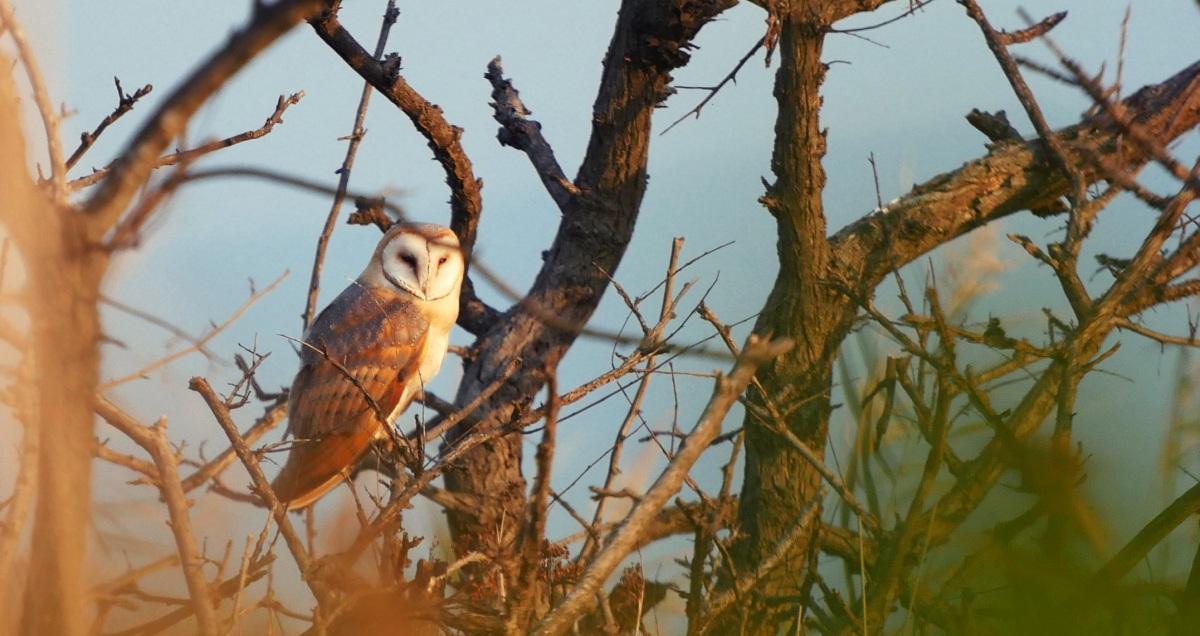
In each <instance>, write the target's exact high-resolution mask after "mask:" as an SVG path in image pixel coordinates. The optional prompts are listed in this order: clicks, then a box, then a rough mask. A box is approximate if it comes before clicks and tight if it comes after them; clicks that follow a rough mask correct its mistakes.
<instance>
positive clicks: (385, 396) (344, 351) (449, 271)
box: [273, 223, 464, 510]
mask: <svg viewBox="0 0 1200 636" xmlns="http://www.w3.org/2000/svg"><path fill="white" fill-rule="evenodd" d="M463 269H464V263H463V257H462V252H461V251H460V250H459V245H458V238H457V237H456V236H455V235H454V233H453V232H452V231H450V228H447V227H442V226H440V225H434V224H431V223H402V224H399V225H397V226H395V227H393V228H391V229H390V230H388V231H387V233H386V234H384V236H383V239H381V240H380V241H379V245H378V246H377V247H376V248H375V254H374V255H373V256H372V257H371V262H370V263H368V264H367V268H366V269H365V270H363V273H362V274H361V275H360V276H359V277H358V279H357V280H355V281H354V282H353V283H352V284H351V285H350V286H349V287H347V288H346V289H345V291H343V292H342V293H341V294H339V295H338V297H337V298H336V299H334V301H333V302H332V303H330V305H329V306H328V307H326V308H325V309H324V310H323V311H322V312H321V313H320V315H318V316H317V319H316V320H314V321H313V323H312V325H311V326H310V327H309V328H308V330H307V331H306V332H305V333H304V342H303V344H301V347H300V348H301V351H300V371H299V372H297V373H296V379H295V380H293V381H292V390H291V394H290V395H289V397H288V432H289V433H290V434H291V435H292V436H293V437H294V438H295V443H294V444H293V446H292V448H291V450H290V452H289V454H288V458H287V463H286V464H285V465H284V467H283V471H282V472H280V473H279V476H278V477H276V478H275V482H274V484H273V487H274V490H275V494H276V496H278V497H279V500H280V501H281V502H283V504H284V505H285V506H287V508H288V509H289V510H297V509H300V508H304V507H306V506H309V505H310V504H312V503H313V502H315V501H316V500H317V499H318V498H320V497H321V496H322V495H324V494H325V493H327V492H329V491H330V490H331V489H332V488H333V487H334V486H336V485H337V484H338V482H340V481H342V480H343V479H345V477H346V476H347V475H348V471H350V470H352V469H353V468H354V466H355V464H357V462H358V460H359V458H361V457H362V456H363V455H364V454H365V453H366V451H367V449H368V448H369V447H370V445H371V440H373V439H376V438H386V437H387V435H388V434H387V430H386V429H384V428H383V427H384V426H385V425H386V426H392V425H393V423H394V422H395V420H396V418H397V417H399V416H400V414H401V413H403V412H404V409H405V408H407V407H408V405H409V403H410V402H412V400H413V398H414V397H415V396H416V395H417V394H419V393H420V392H421V391H422V389H423V387H424V385H425V383H427V382H428V381H429V380H430V378H432V377H433V375H434V374H435V373H437V371H438V368H439V367H441V366H442V359H443V358H445V356H446V349H447V348H448V347H449V344H450V328H451V327H452V326H453V325H454V321H455V320H456V319H457V318H458V294H459V289H460V287H461V286H462V278H463ZM351 378H353V380H352V379H351ZM364 391H365V392H366V393H368V394H370V396H371V398H372V400H374V402H375V404H374V405H372V404H371V400H368V399H366V397H365V396H364ZM376 406H378V410H376V408H375V407H376ZM380 413H382V414H383V415H384V416H385V417H386V420H387V422H386V424H385V423H384V422H381V421H380V417H379V414H380Z"/></svg>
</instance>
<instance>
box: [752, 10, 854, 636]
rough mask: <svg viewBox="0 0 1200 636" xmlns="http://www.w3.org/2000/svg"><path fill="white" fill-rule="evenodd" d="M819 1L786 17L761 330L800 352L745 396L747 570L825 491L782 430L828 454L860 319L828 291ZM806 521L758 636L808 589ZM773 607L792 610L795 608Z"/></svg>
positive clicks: (755, 614) (810, 533)
mask: <svg viewBox="0 0 1200 636" xmlns="http://www.w3.org/2000/svg"><path fill="white" fill-rule="evenodd" d="M822 4H824V3H819V2H802V3H798V5H796V6H794V7H793V8H792V9H791V11H790V13H788V14H785V15H782V16H780V37H779V51H780V67H779V71H778V72H777V73H776V77H775V99H776V101H777V102H778V104H779V114H778V118H777V120H776V124H775V149H774V154H773V157H772V162H771V167H772V171H773V172H774V173H775V177H776V181H775V182H774V183H773V184H771V185H770V186H769V187H768V188H767V193H766V195H765V196H764V197H763V199H762V202H763V204H764V205H765V206H766V208H767V210H768V211H769V212H770V213H771V214H772V216H774V217H775V221H776V228H777V232H778V244H777V249H778V255H779V273H778V275H777V277H776V280H775V284H774V287H773V288H772V290H771V294H770V296H769V297H768V299H767V302H766V305H765V306H764V308H763V311H762V313H761V314H759V318H758V321H757V323H756V324H755V327H754V331H755V333H758V334H762V335H771V336H775V337H779V336H786V337H789V338H792V339H794V340H795V341H796V343H797V346H796V348H795V349H794V350H793V351H792V352H790V353H789V354H787V355H784V356H780V357H779V358H777V359H775V360H774V361H772V362H771V363H768V364H766V365H764V366H763V367H761V368H760V369H759V372H758V377H757V379H758V382H759V386H760V387H761V390H754V389H751V390H750V391H749V392H748V395H747V399H748V402H749V405H748V408H747V415H746V419H745V430H746V468H745V481H744V482H743V485H742V492H741V505H740V506H739V509H738V512H739V515H738V523H739V529H740V531H741V532H742V533H744V538H743V539H742V540H741V541H740V542H739V543H738V544H736V546H735V547H734V550H733V557H734V563H735V566H736V567H737V569H738V571H739V572H746V571H753V569H754V568H755V567H756V564H758V563H759V562H761V561H762V559H763V558H764V557H765V556H766V555H767V554H769V553H771V551H772V550H773V549H774V547H775V545H776V544H777V543H779V541H780V540H781V539H783V538H784V537H785V536H786V535H787V534H788V532H789V531H790V530H791V529H792V527H793V526H794V525H795V524H796V522H797V520H798V519H800V518H801V516H802V511H803V509H804V508H805V505H806V504H808V503H809V502H810V501H811V500H812V498H813V497H814V496H816V493H817V491H818V489H819V488H820V479H821V478H820V475H819V473H818V472H817V471H816V470H814V469H813V467H812V466H811V464H809V463H807V462H806V461H805V460H804V459H803V458H802V457H801V456H800V455H798V454H797V453H795V452H794V451H791V450H789V448H790V447H789V446H788V445H787V444H786V443H785V442H783V441H782V440H781V439H780V436H779V434H778V433H777V432H775V431H776V430H777V429H776V427H777V426H780V425H782V426H786V427H787V428H788V429H789V430H790V431H791V432H793V433H794V434H795V435H796V436H797V437H799V438H800V440H802V441H803V442H804V443H806V444H807V445H809V447H810V448H812V449H813V450H814V451H815V452H816V453H817V454H818V455H821V454H823V452H824V448H825V437H826V429H827V426H828V421H829V414H830V394H829V391H830V388H829V387H830V383H831V372H832V368H833V366H832V365H833V359H834V356H835V355H836V352H837V347H838V344H839V343H840V342H841V340H842V338H843V337H844V335H845V333H846V331H847V329H848V327H849V325H850V322H851V320H852V319H853V316H854V311H853V309H852V308H851V307H850V305H849V303H848V302H847V301H846V299H845V297H844V296H842V295H840V294H839V293H837V292H836V290H835V289H834V288H833V287H831V286H829V285H827V284H826V279H827V278H828V276H829V274H828V271H829V265H830V256H831V251H830V246H829V244H828V243H827V241H826V238H825V235H826V223H825V215H824V209H823V206H822V201H821V192H822V190H823V188H824V186H825V171H824V168H823V167H822V165H821V160H822V158H823V157H824V155H825V133H824V131H822V130H821V128H820V123H819V120H818V115H819V111H820V107H821V98H820V96H819V93H818V91H819V88H820V85H821V82H822V81H823V80H824V77H825V70H826V69H825V65H824V63H823V62H822V61H821V50H822V46H823V43H824V37H825V31H826V27H828V25H829V23H830V22H829V20H830V19H831V15H830V14H829V13H828V12H827V10H826V8H825V7H822V6H821V5H822ZM812 518H813V519H819V515H814V516H813V517H812ZM810 526H811V527H809V528H805V529H804V530H803V531H802V535H801V538H800V539H799V540H797V541H796V542H795V543H794V546H795V547H794V548H793V549H792V550H790V551H789V552H788V554H787V555H786V556H785V557H784V559H783V561H782V562H781V565H780V567H778V568H777V569H776V570H775V571H774V572H772V573H771V574H770V575H768V577H767V579H766V580H763V581H762V582H761V583H760V585H758V586H756V587H755V588H754V590H753V591H752V592H751V595H752V597H753V598H752V602H751V603H750V604H749V605H748V606H743V607H742V608H741V611H742V618H743V619H745V620H748V621H749V625H750V627H748V629H749V632H750V633H757V632H758V631H759V630H758V628H756V627H754V625H761V624H762V623H763V622H766V623H768V624H769V623H771V620H770V618H769V617H768V616H766V615H765V614H764V613H763V612H765V611H767V610H766V604H765V603H764V601H765V600H766V599H769V598H771V597H775V596H790V597H796V596H798V595H802V594H803V592H804V587H805V586H804V578H805V571H806V569H807V567H808V566H809V565H810V564H811V563H812V562H813V559H814V558H815V552H814V548H815V546H816V545H817V542H816V541H814V539H815V533H816V531H817V527H818V524H816V523H812V524H810ZM776 609H782V610H783V611H786V612H788V613H790V614H792V615H793V616H794V615H795V611H794V609H788V608H780V607H778V606H776Z"/></svg>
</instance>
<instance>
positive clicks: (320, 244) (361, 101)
mask: <svg viewBox="0 0 1200 636" xmlns="http://www.w3.org/2000/svg"><path fill="white" fill-rule="evenodd" d="M399 15H400V10H399V9H397V8H396V0H388V4H387V8H386V9H385V10H384V12H383V23H382V25H380V27H379V39H378V40H377V41H376V43H375V58H376V59H378V58H379V57H380V56H381V55H383V50H384V47H385V46H386V45H387V39H388V34H389V33H390V32H391V30H392V25H394V24H396V18H397V17H399ZM371 92H372V88H371V85H370V84H369V83H365V84H364V85H363V90H362V94H361V95H359V98H358V108H357V109H355V111H354V128H353V129H352V130H351V132H350V135H349V137H347V138H346V139H347V140H348V141H349V142H350V143H349V144H347V146H346V157H345V158H344V159H343V160H342V167H341V168H339V169H338V185H337V192H336V193H335V194H334V195H333V203H332V204H331V205H330V207H329V215H328V216H326V217H325V227H324V228H322V229H321V236H320V237H318V238H317V253H316V255H315V256H314V257H313V269H312V278H311V279H310V281H309V283H308V301H307V302H306V303H305V305H304V316H303V321H304V325H303V326H304V328H305V329H307V328H308V326H309V325H311V324H312V321H313V319H314V318H316V315H317V294H318V293H319V292H320V289H321V268H322V267H323V266H324V264H325V249H326V248H327V247H329V239H330V237H331V236H333V228H334V227H335V226H336V225H337V218H338V213H339V212H340V211H341V209H342V203H343V202H344V201H345V200H346V191H347V190H348V189H349V187H350V170H351V169H352V168H353V167H354V156H355V155H356V154H357V153H358V145H359V144H360V143H362V140H363V136H364V135H366V134H367V131H366V130H365V129H364V128H363V120H364V119H366V116H367V106H368V105H369V104H370V103H371Z"/></svg>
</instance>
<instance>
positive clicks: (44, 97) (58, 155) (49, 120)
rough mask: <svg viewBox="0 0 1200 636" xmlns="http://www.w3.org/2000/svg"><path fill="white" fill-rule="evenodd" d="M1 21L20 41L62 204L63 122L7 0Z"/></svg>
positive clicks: (1, 4) (0, 0)
mask: <svg viewBox="0 0 1200 636" xmlns="http://www.w3.org/2000/svg"><path fill="white" fill-rule="evenodd" d="M0 25H3V26H4V27H5V28H6V29H7V31H8V35H9V37H11V38H12V39H13V42H14V43H15V44H16V45H17V55H18V56H19V57H20V58H21V67H22V68H24V69H25V76H26V77H27V78H29V85H30V87H31V88H32V89H33V101H34V103H35V104H37V109H38V114H39V115H40V116H41V119H42V128H43V129H44V130H45V132H46V151H47V153H48V154H49V156H50V183H51V184H52V185H53V192H54V199H55V201H57V202H58V203H59V204H63V203H66V200H67V187H66V177H67V168H66V164H65V162H64V161H63V149H62V139H61V138H60V137H59V131H58V127H59V124H60V123H61V122H60V120H59V116H58V112H57V111H56V110H55V109H54V105H53V104H51V103H50V91H49V90H48V89H47V88H46V81H45V79H43V78H42V71H41V69H40V68H39V67H38V62H37V55H36V54H35V53H34V52H33V46H32V45H30V43H29V39H28V38H27V37H26V36H25V30H24V29H23V28H21V24H20V23H19V22H17V17H16V12H15V11H13V7H12V5H11V4H9V2H8V0H0ZM6 72H7V69H6Z"/></svg>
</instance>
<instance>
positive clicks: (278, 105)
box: [67, 91, 304, 190]
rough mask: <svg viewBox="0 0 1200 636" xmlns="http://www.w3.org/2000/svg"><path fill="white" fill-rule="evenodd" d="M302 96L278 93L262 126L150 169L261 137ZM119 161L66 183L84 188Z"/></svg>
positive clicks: (165, 159)
mask: <svg viewBox="0 0 1200 636" xmlns="http://www.w3.org/2000/svg"><path fill="white" fill-rule="evenodd" d="M303 98H304V91H300V92H299V93H293V94H292V95H291V96H290V97H284V96H283V95H280V96H279V99H277V100H276V101H275V110H274V112H272V113H271V115H270V116H269V117H267V121H266V122H264V123H263V125H262V126H259V127H258V128H255V129H254V130H247V131H246V132H243V133H240V134H237V135H234V136H232V137H226V138H224V139H215V140H213V141H210V142H208V143H205V144H201V145H199V146H197V147H195V148H192V149H190V150H180V151H178V152H173V153H171V154H169V155H163V156H161V157H159V158H158V159H157V160H156V161H154V163H153V165H152V166H151V170H156V169H158V168H162V167H164V166H175V165H186V164H189V163H192V162H193V161H195V160H197V159H199V158H200V157H203V156H205V155H209V154H212V153H214V152H216V151H218V150H223V149H225V148H228V147H230V146H236V145H238V144H240V143H242V142H246V141H253V140H255V139H261V138H263V137H265V136H266V135H268V134H269V133H270V132H271V131H272V130H274V129H275V125H276V124H282V123H283V113H284V111H286V110H287V109H288V107H289V106H291V105H292V104H295V103H296V102H299V101H300V100H301V99H303ZM119 161H120V160H119V159H118V160H117V161H114V162H113V163H111V164H109V165H107V166H105V167H103V168H98V169H96V170H93V171H92V173H91V174H89V175H87V176H86V177H80V178H78V179H74V180H72V181H71V183H69V184H67V185H69V186H70V187H71V189H72V190H79V189H81V188H86V187H88V186H90V185H93V184H95V183H98V182H99V181H100V180H101V179H103V178H104V177H106V176H108V173H109V172H111V171H112V170H114V169H115V168H116V167H117V166H118V165H119V163H118V162H119Z"/></svg>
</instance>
